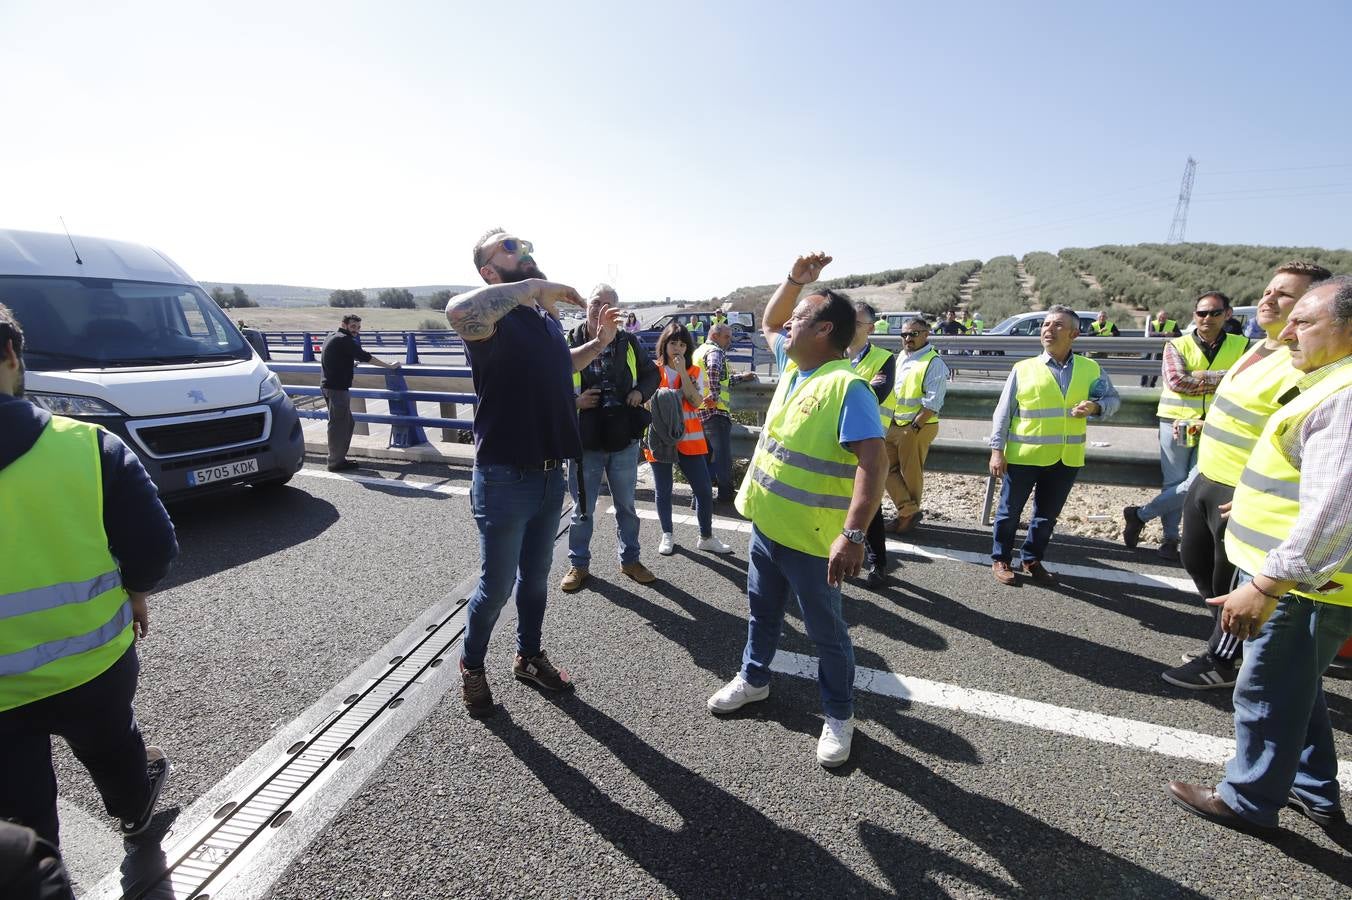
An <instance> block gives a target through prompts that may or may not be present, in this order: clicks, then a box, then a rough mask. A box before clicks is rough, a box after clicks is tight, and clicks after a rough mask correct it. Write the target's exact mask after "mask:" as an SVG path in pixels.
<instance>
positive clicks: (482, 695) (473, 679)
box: [460, 657, 494, 719]
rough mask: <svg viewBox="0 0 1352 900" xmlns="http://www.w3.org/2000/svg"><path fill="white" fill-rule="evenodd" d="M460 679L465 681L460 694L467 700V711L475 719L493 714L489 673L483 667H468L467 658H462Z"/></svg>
mask: <svg viewBox="0 0 1352 900" xmlns="http://www.w3.org/2000/svg"><path fill="white" fill-rule="evenodd" d="M460 679H461V681H462V682H463V684H462V686H461V689H460V695H461V697H462V698H463V699H464V701H465V711H466V712H468V713H469V714H470V716H472V717H473V718H475V719H481V718H483V717H484V716H491V715H493V710H494V706H493V692H492V691H490V690H489V689H488V675H487V673H486V672H485V671H484V670H483V669H482V668H478V669H466V668H465V660H464V658H463V657H462V658H461V660H460Z"/></svg>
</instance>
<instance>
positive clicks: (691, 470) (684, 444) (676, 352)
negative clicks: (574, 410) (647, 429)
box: [643, 322, 732, 556]
mask: <svg viewBox="0 0 1352 900" xmlns="http://www.w3.org/2000/svg"><path fill="white" fill-rule="evenodd" d="M694 349H695V348H694V342H693V341H692V340H691V339H690V332H689V331H687V330H686V327H685V326H684V325H681V324H679V323H676V322H672V323H671V324H670V325H668V326H667V327H666V328H665V329H664V330H663V331H662V334H661V336H660V337H658V339H657V370H658V372H659V373H661V381H660V382H659V383H658V389H659V390H661V389H662V388H668V389H671V390H677V391H680V392H681V416H682V418H683V419H684V423H685V436H684V437H682V438H681V439H680V440H679V441H677V442H676V463H675V464H676V465H678V466H680V467H681V474H682V475H684V476H685V480H686V481H687V482H688V483H689V484H690V489H691V490H692V491H693V492H694V494H695V515H696V517H697V518H698V519H699V534H700V539H699V543H698V544H696V547H698V548H699V549H700V550H708V551H711V552H713V553H731V552H732V548H731V547H729V546H728V545H727V544H725V543H723V542H722V541H720V540H719V539H718V538H716V537H714V493H713V485H712V484H711V483H710V482H709V466H708V463H706V462H705V456H706V455H707V454H708V452H709V445H708V444H706V443H705V441H704V428H703V426H702V425H701V424H700V418H699V405H700V403H701V402H703V396H704V394H703V391H702V390H701V389H700V380H701V378H702V377H703V375H702V373H701V371H700V368H699V366H694V365H690V353H691V351H693V350H694ZM643 453H644V456H645V457H647V460H648V465H649V466H650V467H651V468H652V472H653V483H654V485H655V487H656V491H655V493H656V495H657V520H658V521H659V522H660V523H661V525H662V542H661V543H660V544H659V545H658V546H657V552H658V553H660V554H662V555H663V556H670V555H671V554H672V553H674V552H675V550H676V540H675V538H674V537H673V536H672V532H671V528H672V526H671V482H672V471H671V469H672V463H670V462H660V461H658V460H656V459H654V458H653V455H652V452H651V451H650V450H649V449H648V448H647V447H644V448H643Z"/></svg>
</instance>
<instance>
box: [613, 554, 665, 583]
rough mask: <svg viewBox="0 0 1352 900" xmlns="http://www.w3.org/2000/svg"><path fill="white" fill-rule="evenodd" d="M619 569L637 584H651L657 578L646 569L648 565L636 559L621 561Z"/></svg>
mask: <svg viewBox="0 0 1352 900" xmlns="http://www.w3.org/2000/svg"><path fill="white" fill-rule="evenodd" d="M620 571H621V572H622V573H623V574H625V575H628V576H629V577H630V578H632V579H634V580H635V581H637V582H638V583H639V584H652V583H653V582H654V581H656V580H657V576H656V575H654V574H653V573H652V572H649V571H648V567H647V566H645V565H644V564H643V563H641V562H638V561H637V560H636V561H634V562H631V563H623V564H622V565H621V566H620Z"/></svg>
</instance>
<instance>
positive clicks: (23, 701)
mask: <svg viewBox="0 0 1352 900" xmlns="http://www.w3.org/2000/svg"><path fill="white" fill-rule="evenodd" d="M22 352H23V331H22V330H21V329H20V326H19V323H18V321H16V320H15V318H14V316H13V314H12V313H11V312H10V311H9V309H8V308H7V307H5V306H4V305H3V304H0V547H3V548H4V563H3V565H0V818H10V819H15V820H17V821H19V822H20V823H21V824H23V825H27V826H28V827H30V828H32V829H33V830H34V831H36V832H37V833H38V835H39V836H40V837H43V838H45V839H46V840H48V841H50V842H51V843H53V844H56V843H57V842H58V833H59V825H58V822H57V814H56V773H55V771H54V770H53V769H52V748H51V736H52V735H54V734H56V735H60V736H61V737H63V738H65V739H66V742H67V743H68V744H70V748H71V750H72V751H73V752H74V753H75V756H76V758H77V759H79V760H80V762H81V763H83V764H84V766H85V768H87V769H88V770H89V774H90V777H92V778H93V780H94V786H95V787H97V788H98V790H99V794H100V795H101V796H102V798H103V805H104V808H105V809H106V810H107V811H108V814H109V815H111V816H114V817H116V818H118V819H120V820H121V832H122V834H123V835H124V836H127V837H130V836H134V835H137V834H140V833H141V832H143V831H145V829H146V828H147V827H148V826H149V825H150V817H151V814H152V813H153V812H154V810H155V803H156V801H157V800H158V799H159V796H160V790H161V789H162V788H163V787H164V782H165V780H166V779H167V778H168V775H169V760H168V758H167V757H166V756H165V755H164V751H162V750H160V748H158V747H150V748H147V747H146V745H145V743H144V741H142V739H141V732H140V729H138V728H137V726H136V717H135V715H134V714H133V711H132V697H133V696H135V694H136V680H137V674H138V672H139V671H140V664H139V662H138V660H137V656H136V649H135V640H136V638H137V637H141V638H144V637H145V636H146V634H147V633H148V632H149V630H150V617H149V611H148V608H147V606H146V595H147V594H148V593H149V592H150V590H151V589H152V588H153V587H154V586H155V585H156V584H157V583H159V581H160V579H161V578H163V577H164V575H165V573H166V572H168V571H169V564H170V563H171V562H172V561H173V559H174V557H175V556H176V555H177V554H178V543H177V542H176V541H175V539H174V526H173V525H172V524H171V523H170V521H169V516H168V514H167V513H166V512H165V511H164V507H163V506H162V505H161V504H160V499H159V494H158V493H157V492H156V490H155V485H154V484H153V483H152V482H151V480H150V476H148V475H147V474H146V470H145V469H144V468H143V467H142V465H141V462H140V460H138V459H137V458H136V456H135V455H134V454H133V453H132V452H131V450H129V449H128V448H127V446H126V444H124V443H122V441H121V440H119V439H118V438H117V437H116V436H115V435H112V434H109V433H108V432H106V431H104V430H103V429H102V428H99V427H97V426H94V425H89V424H86V423H84V422H79V421H76V420H75V419H68V418H66V417H64V416H54V415H51V414H50V413H48V412H47V411H46V410H43V409H40V408H38V407H37V406H35V405H33V404H30V403H29V402H28V401H27V400H25V399H23V381H24V378H23V376H24V366H23V359H22V357H21V355H20V354H21V353H22Z"/></svg>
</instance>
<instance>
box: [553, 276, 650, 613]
mask: <svg viewBox="0 0 1352 900" xmlns="http://www.w3.org/2000/svg"><path fill="white" fill-rule="evenodd" d="M619 305H620V297H619V294H618V293H616V291H615V289H614V288H613V287H611V286H610V285H608V284H598V285H597V286H596V287H594V288H592V292H591V297H590V298H588V300H587V318H586V320H585V321H584V322H583V323H582V324H581V325H578V326H577V327H576V328H574V329H573V330H572V331H570V332H569V333H568V346H570V347H584V346H586V345H587V344H588V343H589V342H590V341H592V340H593V339H594V338H596V336H597V335H598V334H599V332H600V327H601V322H602V321H603V320H604V319H606V318H607V316H609V315H611V314H612V310H613V311H618V310H619ZM657 381H658V372H657V366H656V365H654V364H653V361H652V359H651V358H650V357H649V356H648V354H647V353H645V352H644V350H643V346H642V345H641V344H639V342H638V338H636V337H635V336H634V335H632V334H630V333H629V332H628V331H625V330H624V329H622V328H621V329H616V331H615V336H614V337H613V338H612V339H611V341H610V343H609V344H607V345H606V346H605V349H603V350H602V351H601V352H600V353H599V354H598V355H597V356H596V358H594V359H593V360H592V361H591V362H590V363H588V364H587V366H586V368H584V369H582V370H581V371H578V372H574V373H573V390H574V391H575V392H576V393H577V410H578V429H579V431H580V433H581V437H582V457H581V459H580V460H577V459H575V460H573V461H572V462H571V463H570V464H569V469H568V488H569V490H570V491H571V492H572V495H573V517H572V519H571V520H570V521H569V524H568V562H569V566H568V571H567V573H565V574H564V576H563V580H562V581H561V582H559V589H560V590H563V591H568V592H572V591H576V590H579V589H580V588H581V587H582V585H583V584H585V583H586V581H587V579H588V577H590V575H591V537H592V529H593V524H594V521H595V520H594V518H593V516H592V512H593V510H594V509H595V507H596V495H597V493H599V492H600V490H601V476H602V474H604V475H605V476H606V483H607V484H608V485H609V487H610V498H611V500H612V502H613V503H614V504H615V533H616V536H617V537H618V538H619V552H620V572H621V573H622V574H624V575H627V576H628V577H630V578H632V579H633V580H634V581H637V582H638V583H639V584H651V583H652V582H654V581H656V580H657V576H655V575H653V573H652V572H650V571H648V569H647V567H646V566H644V565H643V563H642V562H640V561H639V544H638V532H639V522H638V511H637V510H636V509H635V508H634V493H635V491H636V489H637V484H638V438H637V437H636V436H635V428H634V416H635V415H636V414H638V413H640V412H641V409H640V408H641V407H642V406H643V404H644V403H646V402H647V401H648V400H649V399H650V398H651V397H652V395H653V392H654V391H656V390H657ZM579 488H580V491H579Z"/></svg>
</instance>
